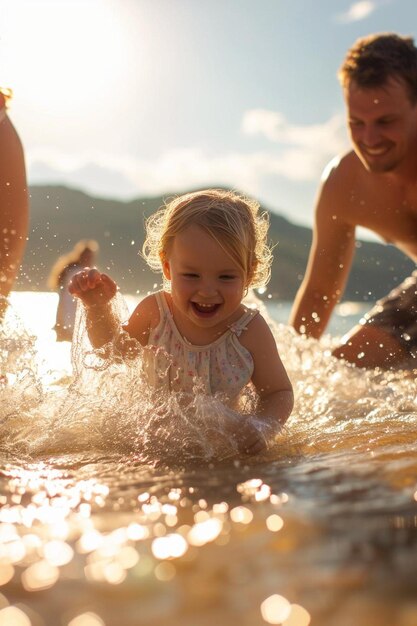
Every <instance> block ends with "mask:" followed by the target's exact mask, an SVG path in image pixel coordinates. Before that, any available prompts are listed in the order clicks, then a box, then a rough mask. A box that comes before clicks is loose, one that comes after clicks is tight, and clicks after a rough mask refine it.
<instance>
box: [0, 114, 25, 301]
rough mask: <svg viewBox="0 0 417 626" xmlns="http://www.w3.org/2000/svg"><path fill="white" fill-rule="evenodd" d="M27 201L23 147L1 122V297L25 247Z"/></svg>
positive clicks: (9, 286) (10, 126)
mask: <svg viewBox="0 0 417 626" xmlns="http://www.w3.org/2000/svg"><path fill="white" fill-rule="evenodd" d="M28 220H29V201H28V191H27V182H26V169H25V160H24V154H23V147H22V144H21V142H20V139H19V137H18V135H17V132H16V130H15V129H14V126H13V124H12V122H11V121H10V119H9V118H8V117H7V115H6V116H5V118H4V119H3V121H1V122H0V295H2V296H6V297H7V296H8V295H9V293H10V291H11V289H12V287H13V282H14V280H15V278H16V274H17V272H18V270H19V266H20V262H21V259H22V256H23V252H24V249H25V244H26V237H27V231H28Z"/></svg>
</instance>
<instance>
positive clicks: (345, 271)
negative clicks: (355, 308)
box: [290, 167, 355, 338]
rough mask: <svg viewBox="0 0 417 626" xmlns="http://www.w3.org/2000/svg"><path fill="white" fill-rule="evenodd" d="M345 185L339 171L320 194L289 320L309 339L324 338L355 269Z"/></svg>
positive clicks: (325, 182) (329, 178)
mask: <svg viewBox="0 0 417 626" xmlns="http://www.w3.org/2000/svg"><path fill="white" fill-rule="evenodd" d="M343 182H344V181H343V180H341V176H340V174H339V173H338V168H337V167H336V168H335V169H334V170H331V171H330V175H329V176H328V177H327V179H326V180H325V181H324V182H323V184H322V186H321V189H320V191H319V197H318V201H317V205H316V215H315V224H314V230H313V242H312V246H311V250H310V256H309V260H308V264H307V269H306V273H305V276H304V280H303V282H302V283H301V286H300V288H299V290H298V293H297V295H296V297H295V301H294V306H293V310H292V312H291V316H290V324H291V325H292V326H294V328H295V329H296V330H297V331H298V332H299V333H302V334H306V335H308V336H309V337H315V338H319V337H320V336H321V335H322V334H323V332H324V330H325V328H326V326H327V324H328V321H329V319H330V316H331V314H332V311H333V309H334V307H335V305H336V304H337V303H338V301H339V300H340V298H341V296H342V294H343V291H344V288H345V286H346V282H347V278H348V275H349V271H350V267H351V265H352V259H353V254H354V250H355V226H354V225H352V224H349V223H348V222H347V220H346V219H345V214H346V213H347V212H348V211H349V206H348V201H349V200H348V190H346V189H345V185H344V184H343Z"/></svg>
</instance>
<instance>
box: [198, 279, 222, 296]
mask: <svg viewBox="0 0 417 626" xmlns="http://www.w3.org/2000/svg"><path fill="white" fill-rule="evenodd" d="M198 291H199V292H200V295H201V296H204V297H206V298H209V297H211V296H213V295H216V293H217V288H216V285H215V283H214V282H213V281H212V280H203V281H202V282H201V283H200V286H199V290H198Z"/></svg>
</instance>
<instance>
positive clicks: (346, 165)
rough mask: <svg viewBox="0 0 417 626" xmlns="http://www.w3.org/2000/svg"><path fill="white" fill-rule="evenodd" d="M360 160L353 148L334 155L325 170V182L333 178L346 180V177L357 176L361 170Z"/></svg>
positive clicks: (323, 176)
mask: <svg viewBox="0 0 417 626" xmlns="http://www.w3.org/2000/svg"><path fill="white" fill-rule="evenodd" d="M359 168H360V162H359V159H358V157H357V156H356V154H355V152H354V151H353V150H350V151H349V152H346V153H345V154H342V155H338V156H335V157H333V159H332V160H331V161H329V163H328V164H327V165H326V167H325V168H324V170H323V173H322V176H321V180H322V182H323V183H325V182H328V181H332V180H337V181H339V180H341V179H342V180H345V179H346V177H351V176H357V174H358V172H359V171H360V169H359Z"/></svg>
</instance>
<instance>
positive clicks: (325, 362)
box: [0, 293, 417, 626]
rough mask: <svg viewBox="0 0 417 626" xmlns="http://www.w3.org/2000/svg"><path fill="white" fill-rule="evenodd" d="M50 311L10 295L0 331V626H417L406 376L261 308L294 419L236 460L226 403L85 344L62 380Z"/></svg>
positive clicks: (416, 536)
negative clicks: (179, 388)
mask: <svg viewBox="0 0 417 626" xmlns="http://www.w3.org/2000/svg"><path fill="white" fill-rule="evenodd" d="M132 303H133V300H132V299H131V300H130V301H129V304H130V306H131V305H132ZM55 307H56V296H55V295H54V294H36V293H33V294H24V293H15V294H13V295H12V307H11V309H10V310H9V313H8V316H7V319H6V323H5V324H4V325H3V327H2V329H1V331H0V347H1V353H0V355H1V361H0V365H1V370H2V371H1V372H0V374H1V376H2V378H1V381H0V394H1V405H0V436H1V465H0V468H1V478H0V480H1V494H0V503H1V509H0V585H1V589H0V591H1V593H2V595H0V626H4V625H9V624H10V625H13V626H29V625H31V624H32V625H33V626H37V625H40V626H49V625H51V626H100V625H103V624H104V625H106V626H113V625H115V626H116V625H121V626H131V625H132V626H136V625H144V626H148V625H149V626H150V625H152V626H159V625H165V624H169V625H170V626H176V625H180V624H181V626H206V625H207V626H209V625H210V626H212V625H213V624H216V626H231V625H232V624H239V625H242V626H261V625H265V624H283V625H284V626H307V624H317V625H319V626H350V625H352V626H353V625H355V626H374V625H375V626H416V624H417V600H416V591H417V582H416V581H417V551H416V548H417V530H416V527H417V502H416V500H417V485H416V482H417V452H416V443H417V400H416V383H415V371H413V370H410V369H408V370H404V371H397V372H391V373H384V372H381V371H378V370H374V371H362V370H357V369H355V368H352V367H348V366H346V365H344V364H342V363H341V362H338V361H336V360H335V359H333V358H332V357H331V356H330V348H331V346H332V343H333V342H334V341H335V339H334V338H332V337H331V336H330V335H328V336H327V337H325V338H324V339H323V340H322V341H321V342H320V343H318V342H315V341H313V340H303V339H302V338H300V337H299V336H297V335H295V334H294V333H293V332H292V331H291V330H290V329H289V328H288V327H286V326H285V325H284V324H281V323H280V322H284V321H285V320H286V319H287V315H288V307H286V306H284V305H281V306H278V305H276V304H274V303H269V304H268V310H269V312H270V314H271V316H272V318H273V319H271V324H272V325H273V330H274V333H275V336H276V339H277V343H278V346H279V349H280V353H281V355H282V358H283V360H284V362H285V365H286V367H287V369H288V372H289V374H290V377H291V379H292V382H293V384H294V388H295V393H296V405H295V409H294V413H293V415H292V417H291V418H290V420H289V421H288V424H287V427H286V429H285V431H284V432H283V433H282V434H281V435H280V436H279V437H278V438H277V441H276V443H275V445H274V446H273V447H272V448H271V449H270V450H269V452H268V453H267V455H266V456H264V457H262V458H252V459H248V458H239V457H238V455H237V453H236V450H235V448H234V446H233V442H231V441H230V440H229V438H228V437H227V436H226V435H225V433H224V430H223V422H224V420H227V411H223V410H222V406H221V403H219V402H218V401H214V400H210V399H207V398H204V397H202V396H201V395H199V394H198V393H197V394H196V396H195V398H194V399H193V402H192V403H191V404H189V405H188V406H187V407H185V406H184V405H183V404H181V403H180V402H175V401H174V400H172V399H171V400H167V399H163V398H160V399H158V400H156V399H155V398H154V397H152V396H151V394H150V393H149V390H147V389H146V386H144V384H143V383H142V382H141V381H140V379H139V378H138V373H137V369H135V367H136V365H137V364H136V363H135V361H132V363H131V364H130V365H129V366H125V365H123V364H121V363H118V362H117V361H116V362H112V361H111V359H110V362H109V360H108V359H107V355H105V356H103V355H102V356H100V355H97V354H93V353H88V346H87V344H83V343H82V342H81V343H80V344H78V347H77V349H76V350H75V352H74V359H75V364H76V367H75V369H74V370H73V369H72V367H71V361H70V346H69V344H66V343H63V344H58V343H56V342H55V341H54V333H53V332H52V331H51V327H52V326H53V323H54V315H55ZM361 312H362V311H361V309H360V307H359V308H358V309H357V308H355V307H354V306H352V307H351V308H350V309H349V307H348V306H347V305H346V306H345V307H344V309H342V310H341V311H340V313H343V314H344V315H339V316H338V317H335V318H334V320H333V325H332V327H331V331H332V333H333V335H337V334H340V333H341V332H344V330H346V329H347V327H348V325H351V324H352V322H353V321H354V320H356V319H357V318H358V316H359V315H360V313H361ZM348 314H350V315H348ZM81 336H82V333H81ZM109 363H110V364H109Z"/></svg>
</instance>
